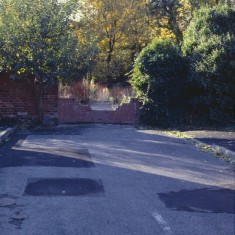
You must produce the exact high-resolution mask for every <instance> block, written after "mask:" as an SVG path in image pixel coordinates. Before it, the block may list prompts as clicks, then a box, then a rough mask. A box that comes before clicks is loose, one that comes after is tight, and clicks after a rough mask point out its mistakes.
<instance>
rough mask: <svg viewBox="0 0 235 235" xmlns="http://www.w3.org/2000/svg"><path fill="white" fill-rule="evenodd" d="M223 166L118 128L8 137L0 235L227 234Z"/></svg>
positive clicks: (0, 167) (234, 176)
mask: <svg viewBox="0 0 235 235" xmlns="http://www.w3.org/2000/svg"><path fill="white" fill-rule="evenodd" d="M234 180H235V173H234V168H233V166H232V165H229V164H228V163H225V162H223V161H222V160H219V159H217V158H215V157H214V156H213V155H211V154H210V153H207V152H203V151H201V150H199V149H197V148H196V147H195V146H193V145H191V144H190V143H187V142H185V141H184V140H181V139H177V138H173V137H167V136H166V135H164V134H163V133H161V132H158V131H153V130H138V129H135V128H134V127H130V126H118V125H116V126H115V125H77V126H60V127H57V128H52V129H50V130H46V129H45V130H44V129H39V130H36V131H32V132H27V131H25V132H18V134H16V135H15V136H14V137H13V138H12V139H11V140H10V141H8V142H7V143H5V144H4V145H3V146H1V147H0V234H1V235H42V234H43V235H91V234H94V235H106V234H108V235H125V234H127V235H132V234H133V235H134V234H135V235H155V234H157V235H205V234H206V235H234V218H235V217H234V213H235V211H234V192H235V191H234V189H235V185H234V183H235V181H234Z"/></svg>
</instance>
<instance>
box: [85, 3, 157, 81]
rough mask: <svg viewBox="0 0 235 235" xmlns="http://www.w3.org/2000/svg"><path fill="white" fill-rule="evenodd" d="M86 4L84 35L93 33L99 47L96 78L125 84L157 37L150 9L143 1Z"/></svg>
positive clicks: (95, 71) (94, 71)
mask: <svg viewBox="0 0 235 235" xmlns="http://www.w3.org/2000/svg"><path fill="white" fill-rule="evenodd" d="M85 2H86V4H85V6H86V7H85V9H84V11H83V14H84V17H83V18H84V19H88V20H87V24H85V25H84V26H83V27H81V31H84V32H85V31H90V34H91V35H93V37H94V38H96V39H97V46H98V54H97V57H96V60H95V66H94V70H93V77H94V78H95V80H96V81H99V82H104V83H108V84H110V83H111V84H112V83H115V82H120V81H125V80H126V79H127V76H126V74H127V73H129V72H130V71H131V69H132V66H133V62H134V58H135V57H136V56H137V54H138V53H140V51H141V50H142V49H143V47H145V46H146V45H147V44H148V43H149V42H150V41H151V40H152V39H153V38H154V37H155V36H156V34H153V32H154V31H153V29H152V28H153V27H154V26H153V22H152V20H151V19H150V18H151V16H150V14H149V8H148V5H147V4H146V2H145V1H142V0H133V1H130V0H119V1H113V0H112V1H111V0H98V1H97V0H92V1H85Z"/></svg>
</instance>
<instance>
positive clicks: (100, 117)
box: [59, 98, 139, 124]
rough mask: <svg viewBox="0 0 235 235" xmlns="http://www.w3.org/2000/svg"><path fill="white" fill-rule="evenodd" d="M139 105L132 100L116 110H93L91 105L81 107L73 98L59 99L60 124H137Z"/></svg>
mask: <svg viewBox="0 0 235 235" xmlns="http://www.w3.org/2000/svg"><path fill="white" fill-rule="evenodd" d="M138 122H139V104H138V102H137V100H135V99H132V100H131V102H130V103H127V104H123V105H122V106H119V107H118V108H117V109H116V110H92V109H91V107H90V106H89V105H81V104H79V103H78V102H77V101H76V100H75V99H73V98H60V99H59V123H113V124H137V123H138Z"/></svg>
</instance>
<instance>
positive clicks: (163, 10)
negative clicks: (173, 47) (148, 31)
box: [149, 0, 190, 44]
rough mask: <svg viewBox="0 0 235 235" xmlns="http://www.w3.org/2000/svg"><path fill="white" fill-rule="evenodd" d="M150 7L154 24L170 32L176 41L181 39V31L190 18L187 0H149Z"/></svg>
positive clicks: (178, 41)
mask: <svg viewBox="0 0 235 235" xmlns="http://www.w3.org/2000/svg"><path fill="white" fill-rule="evenodd" d="M149 6H150V9H151V11H152V14H153V15H155V18H156V24H157V25H158V26H159V27H160V28H162V29H167V30H168V31H170V32H172V33H173V35H174V37H175V39H176V41H177V43H178V44H180V43H181V42H182V40H183V31H184V30H185V28H186V26H187V25H188V22H189V20H190V4H189V2H188V1H187V0H151V1H150V5H149Z"/></svg>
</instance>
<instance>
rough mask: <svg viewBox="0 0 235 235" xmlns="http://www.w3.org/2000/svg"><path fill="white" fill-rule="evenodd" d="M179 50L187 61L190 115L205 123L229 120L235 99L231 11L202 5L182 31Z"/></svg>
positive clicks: (234, 20)
mask: <svg viewBox="0 0 235 235" xmlns="http://www.w3.org/2000/svg"><path fill="white" fill-rule="evenodd" d="M183 52H184V54H185V55H186V56H187V57H188V58H189V60H190V63H191V76H190V78H189V86H190V87H191V88H192V92H191V98H190V100H191V108H192V109H193V110H194V114H193V116H195V118H196V119H199V117H200V118H201V121H202V122H204V124H207V125H217V124H218V125H219V124H222V123H226V122H228V121H231V119H232V118H233V109H234V102H235V11H234V10H233V9H232V8H229V7H227V6H216V7H213V8H202V9H201V10H199V11H198V12H196V13H195V14H194V17H193V19H192V21H191V23H190V25H189V27H188V29H187V30H186V32H185V35H184V43H183Z"/></svg>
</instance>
